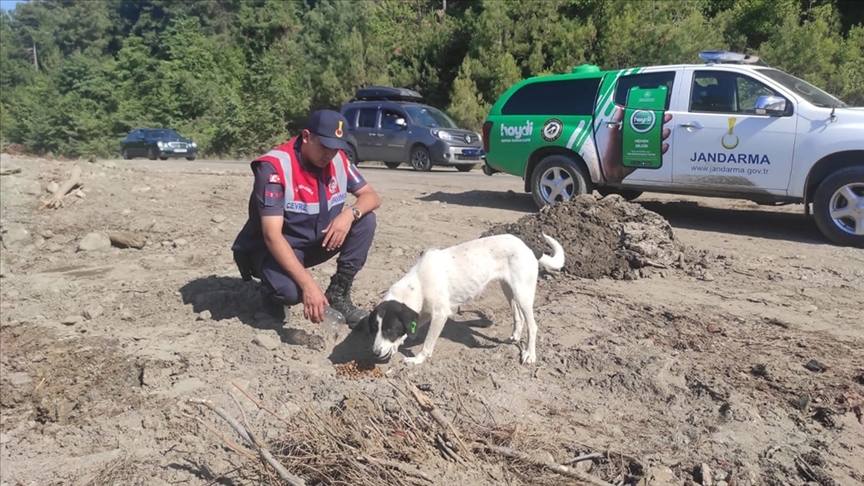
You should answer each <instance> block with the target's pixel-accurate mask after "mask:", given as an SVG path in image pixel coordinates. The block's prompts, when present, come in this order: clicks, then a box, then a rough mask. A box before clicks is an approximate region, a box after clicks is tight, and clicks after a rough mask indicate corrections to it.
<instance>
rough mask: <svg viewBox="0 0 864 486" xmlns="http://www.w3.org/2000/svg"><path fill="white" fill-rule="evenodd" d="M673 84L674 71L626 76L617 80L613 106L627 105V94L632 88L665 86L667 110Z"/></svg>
mask: <svg viewBox="0 0 864 486" xmlns="http://www.w3.org/2000/svg"><path fill="white" fill-rule="evenodd" d="M673 84H675V71H657V72H652V73H639V74H628V75H626V76H621V77H620V78H618V85H617V86H616V87H615V104H616V105H618V106H625V105H626V104H627V93H629V92H630V88H632V87H633V86H639V87H640V88H656V87H657V86H663V85H666V88H667V91H666V107H665V108H664V109H666V110H668V109H669V102H670V101H672V86H673Z"/></svg>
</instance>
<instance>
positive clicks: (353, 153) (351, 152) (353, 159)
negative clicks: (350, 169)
mask: <svg viewBox="0 0 864 486" xmlns="http://www.w3.org/2000/svg"><path fill="white" fill-rule="evenodd" d="M345 157H348V162H350V163H352V164H354V165H357V150H355V149H354V146H353V145H351V144H350V143H349V144H348V150H346V151H345Z"/></svg>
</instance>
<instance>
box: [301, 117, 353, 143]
mask: <svg viewBox="0 0 864 486" xmlns="http://www.w3.org/2000/svg"><path fill="white" fill-rule="evenodd" d="M306 128H307V129H308V130H309V131H310V132H312V133H314V134H315V135H318V138H320V139H321V144H322V145H324V146H325V147H327V148H331V149H338V150H345V151H347V150H348V142H346V141H345V139H344V138H343V137H345V133H346V132H347V131H348V120H346V119H345V117H344V116H342V115H341V114H339V113H338V112H335V111H333V110H318V111H316V112H315V113H312V114H311V115H310V116H309V119H308V120H306Z"/></svg>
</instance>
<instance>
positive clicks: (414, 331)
mask: <svg viewBox="0 0 864 486" xmlns="http://www.w3.org/2000/svg"><path fill="white" fill-rule="evenodd" d="M416 332H417V321H411V334H415V333H416Z"/></svg>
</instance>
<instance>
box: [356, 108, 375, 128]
mask: <svg viewBox="0 0 864 486" xmlns="http://www.w3.org/2000/svg"><path fill="white" fill-rule="evenodd" d="M377 118H378V108H361V109H360V117H359V118H358V120H357V126H358V127H362V128H375V121H376V120H377Z"/></svg>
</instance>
